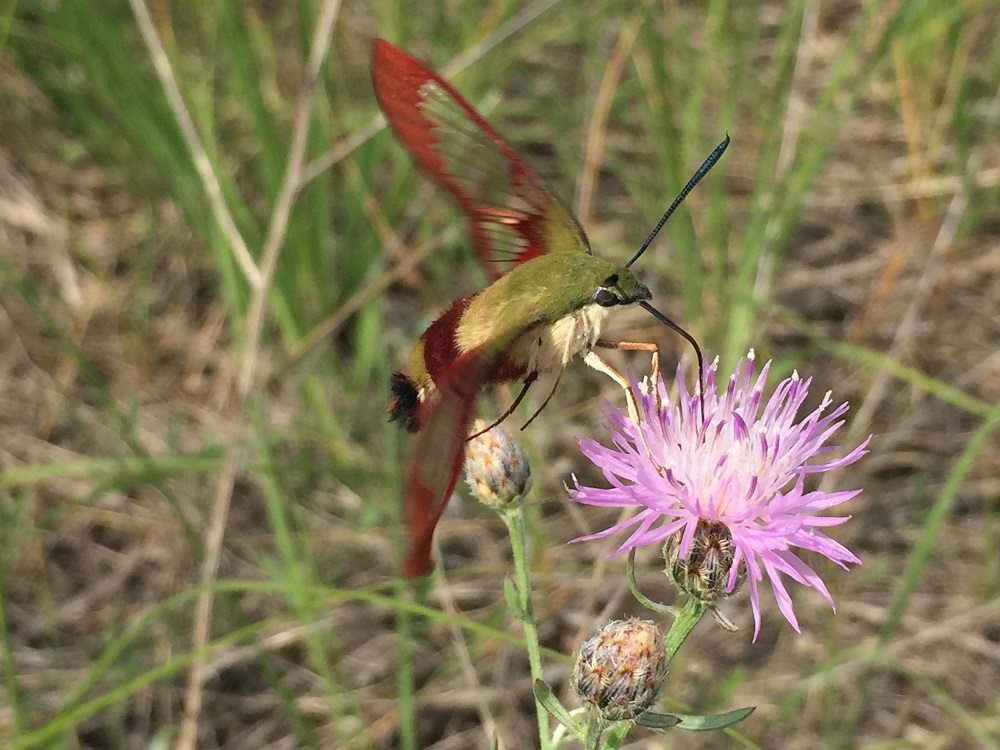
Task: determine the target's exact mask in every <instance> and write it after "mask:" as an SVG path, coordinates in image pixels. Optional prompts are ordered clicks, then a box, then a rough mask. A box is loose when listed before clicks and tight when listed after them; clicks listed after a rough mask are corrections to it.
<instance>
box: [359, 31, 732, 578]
mask: <svg viewBox="0 0 1000 750" xmlns="http://www.w3.org/2000/svg"><path fill="white" fill-rule="evenodd" d="M372 81H373V84H374V88H375V96H376V98H377V99H378V102H379V105H380V106H381V107H382V111H383V112H384V113H385V117H386V120H388V122H389V125H390V127H391V128H392V130H393V131H394V132H395V134H396V137H397V138H398V139H399V141H400V142H401V143H402V144H403V146H404V147H405V148H406V150H407V151H409V153H410V155H411V156H412V157H413V159H414V160H415V161H416V162H417V164H419V165H420V167H421V168H422V169H423V170H424V171H425V172H426V173H427V174H429V175H430V176H431V177H433V178H434V180H435V181H436V182H437V183H438V184H439V185H440V186H441V187H443V188H444V189H445V190H447V191H448V192H449V193H451V195H452V197H453V198H454V199H455V201H456V202H457V203H458V206H459V208H460V209H461V210H462V212H463V213H464V214H465V218H466V221H467V222H468V227H469V234H470V236H471V239H472V244H473V246H474V248H475V251H476V254H477V256H478V257H479V260H480V261H481V262H482V264H483V267H484V268H485V269H486V272H487V273H488V274H489V275H490V277H491V279H492V283H491V284H490V285H489V286H487V287H486V288H485V289H483V290H481V291H479V292H476V293H475V294H470V295H469V296H467V297H461V298H459V299H457V300H455V301H454V302H453V303H452V304H451V306H450V307H449V308H448V309H447V310H446V311H445V312H444V314H443V315H441V316H440V317H439V318H438V319H437V320H435V321H434V322H433V323H431V325H430V327H429V328H428V329H427V330H426V331H424V333H423V334H422V335H421V336H420V339H419V340H418V341H417V344H416V346H415V347H414V349H413V353H412V355H411V356H410V360H409V364H408V365H407V368H406V371H405V372H397V373H395V374H394V375H393V376H392V380H391V383H390V387H391V392H392V396H391V400H390V402H389V406H388V409H387V411H388V413H389V416H390V419H391V420H392V421H395V422H398V423H399V424H400V426H401V427H403V428H405V429H406V430H407V431H409V432H413V433H416V437H415V439H414V443H413V446H412V447H411V450H410V455H409V457H408V459H407V463H406V467H405V469H404V483H405V487H404V490H403V492H404V517H405V521H406V525H407V529H408V531H409V535H410V543H411V547H410V551H409V553H408V554H407V556H406V559H405V561H404V563H403V573H404V575H406V576H417V575H422V574H424V573H426V572H427V571H428V570H429V569H430V565H431V541H432V538H433V534H434V528H435V527H436V526H437V522H438V520H439V519H440V517H441V513H442V512H443V511H444V507H445V504H446V503H447V501H448V498H449V497H450V496H451V494H452V492H453V491H454V489H455V484H456V482H457V481H458V476H459V473H460V472H461V468H462V463H463V456H464V446H465V442H466V440H468V439H469V428H470V425H471V424H472V418H473V414H472V409H473V405H474V402H475V398H476V396H477V394H478V393H479V392H480V391H481V390H482V389H483V388H485V387H486V386H488V385H491V384H497V383H504V382H514V381H517V380H520V381H523V383H524V385H523V387H522V389H521V391H520V393H519V394H518V396H517V398H516V399H515V401H514V403H513V404H512V405H511V407H510V408H509V409H507V410H506V411H505V412H504V414H503V415H502V416H501V417H500V419H498V420H497V421H496V422H495V423H494V424H493V425H491V426H490V427H493V426H496V424H499V423H500V422H501V421H503V420H504V419H505V418H506V417H507V416H509V415H510V414H511V413H513V411H514V409H515V408H516V407H517V405H518V404H519V403H520V401H521V399H522V398H523V397H524V395H525V393H526V392H527V390H528V387H529V386H530V385H531V384H532V383H533V382H534V381H535V380H536V379H537V378H538V376H539V375H540V374H542V373H546V372H550V371H553V370H557V371H558V374H557V377H556V380H555V384H554V385H553V387H552V390H551V391H550V392H549V395H548V396H547V397H546V398H545V400H544V402H543V403H542V405H541V407H539V409H538V410H537V411H536V412H535V414H534V415H533V416H532V417H531V419H534V417H535V416H537V414H538V412H540V411H541V409H542V408H544V407H545V405H546V404H547V403H548V401H549V398H551V396H552V393H553V392H554V391H555V388H556V386H557V385H558V383H559V379H560V378H561V376H562V372H563V370H564V369H565V367H566V365H567V364H568V363H569V362H570V360H572V359H573V358H574V357H576V356H577V355H582V356H583V360H584V362H586V363H587V364H588V365H590V366H591V367H593V368H595V369H597V370H599V371H601V372H604V373H606V374H608V375H610V376H611V377H612V378H613V379H615V380H616V382H618V383H619V385H621V386H622V387H623V388H626V390H627V388H628V382H627V381H626V380H625V378H624V377H623V376H622V375H620V374H619V373H617V372H616V371H615V370H614V369H613V368H611V366H610V365H608V364H607V363H605V362H604V360H602V359H601V358H600V357H599V356H598V355H597V354H596V353H595V352H594V349H595V347H605V348H620V349H639V350H644V351H649V352H651V353H652V354H653V357H654V367H657V366H658V350H657V347H656V345H655V344H651V343H643V342H611V341H605V340H604V339H602V338H601V337H600V336H601V328H602V325H603V323H604V320H605V318H606V317H607V314H608V313H609V311H610V310H611V309H612V308H614V307H618V306H621V305H632V304H639V305H641V306H642V307H643V308H645V309H646V310H648V311H649V312H650V313H652V314H653V315H654V316H655V317H656V318H657V320H659V321H660V322H662V323H664V324H666V325H668V326H669V327H671V328H672V329H674V330H675V331H677V332H678V333H680V335H682V336H683V337H684V338H685V339H686V340H687V341H688V342H690V343H691V345H692V346H693V347H694V349H695V352H696V353H697V355H698V363H699V375H701V370H700V368H701V367H702V356H701V349H700V348H699V347H698V342H697V341H695V339H694V338H693V337H692V336H691V335H690V334H688V333H687V332H686V331H684V329H682V328H681V327H680V326H678V325H676V324H675V323H674V322H673V321H671V320H670V319H669V318H667V317H666V316H665V315H663V314H662V313H660V312H659V311H658V310H656V309H655V308H654V307H652V306H651V305H650V304H649V300H650V299H651V298H652V294H651V293H650V291H649V289H648V288H647V287H646V285H645V284H643V283H642V282H641V281H639V279H638V278H636V276H635V275H634V274H633V273H632V271H631V270H629V268H630V266H631V265H632V264H633V263H634V262H635V261H636V260H637V259H638V258H639V256H640V255H642V253H643V252H644V251H645V249H646V248H647V247H648V246H649V244H650V243H651V242H652V240H653V238H654V237H655V236H656V234H657V232H659V230H660V228H661V227H662V226H663V224H664V222H666V220H667V218H668V217H669V216H670V214H671V213H673V211H674V209H676V208H677V206H678V205H679V204H680V202H681V201H682V200H683V199H684V197H685V196H686V195H687V193H688V192H690V190H691V189H692V188H693V187H694V186H695V184H697V182H698V181H699V180H700V179H701V178H702V177H703V176H704V175H705V174H706V173H707V172H708V170H709V169H711V167H712V165H714V164H715V162H716V161H717V160H718V159H719V157H720V156H721V155H722V152H723V151H725V149H726V147H727V146H728V144H729V137H728V136H727V137H726V140H725V141H723V142H722V143H720V144H719V146H718V147H716V149H715V151H713V153H712V155H711V156H709V158H708V159H707V160H706V161H705V163H704V164H703V165H702V166H701V168H700V169H699V170H698V171H697V172H696V173H695V175H694V176H693V177H692V178H691V180H690V181H689V182H688V184H687V186H686V187H685V188H684V190H683V191H681V194H680V195H678V197H677V198H676V199H675V200H674V202H673V204H671V206H670V208H669V209H668V210H667V212H666V213H665V214H664V215H663V218H662V219H661V220H660V222H659V223H658V224H657V226H656V228H655V229H654V230H653V232H652V233H651V234H650V236H649V238H648V239H647V240H646V242H645V243H644V244H643V245H642V247H641V248H640V249H639V251H638V252H636V254H635V255H634V256H633V257H632V259H631V260H630V261H629V262H628V263H626V264H625V265H619V264H616V263H611V262H609V261H605V260H601V259H600V258H596V257H594V256H593V255H592V254H591V250H590V243H589V242H588V240H587V236H586V234H584V231H583V228H582V227H581V226H580V223H579V222H578V221H577V219H576V217H575V216H574V215H573V212H572V211H570V209H569V208H568V207H567V206H566V204H565V203H563V202H562V200H560V199H559V197H558V196H556V194H555V193H554V192H553V191H552V190H550V189H549V187H548V186H547V185H546V184H545V183H544V182H543V181H542V180H541V179H540V178H539V177H538V176H536V175H535V173H534V172H532V171H531V170H530V169H529V168H528V167H527V166H526V165H525V163H524V162H523V161H522V160H521V158H520V157H519V156H518V155H517V154H516V153H515V152H514V150H513V149H512V148H511V147H510V146H508V145H507V144H506V143H505V142H504V140H503V139H502V138H501V137H500V136H499V135H498V134H497V132H496V131H495V130H493V128H492V127H490V125H489V124H488V123H487V122H486V121H485V120H484V119H483V118H482V117H481V116H480V115H479V114H478V113H477V112H476V111H475V110H474V109H473V108H472V107H471V106H470V105H469V104H468V102H466V101H465V99H463V98H462V96H461V95H460V94H459V93H458V92H457V91H455V89H454V88H452V86H451V85H450V84H449V83H448V82H447V81H445V80H444V79H443V78H441V76H439V75H438V74H437V73H435V72H434V71H433V70H431V69H430V68H429V67H428V66H427V65H425V64H424V63H422V62H420V61H419V60H417V59H415V58H414V57H412V56H410V55H409V54H407V53H406V52H404V51H403V50H401V49H399V48H398V47H395V46H394V45H392V44H390V43H389V42H386V41H385V40H382V39H377V40H376V41H375V45H374V48H373V52H372ZM531 419H529V420H528V421H529V422H530V421H531ZM487 429H490V428H487ZM484 431H485V430H484Z"/></svg>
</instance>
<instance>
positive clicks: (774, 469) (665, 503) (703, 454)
mask: <svg viewBox="0 0 1000 750" xmlns="http://www.w3.org/2000/svg"><path fill="white" fill-rule="evenodd" d="M770 366H771V363H770V362H767V363H766V364H765V365H764V366H763V367H762V368H761V370H760V372H759V373H758V374H757V376H756V378H754V361H753V357H752V355H751V356H750V357H749V358H748V359H747V360H746V361H745V362H740V363H739V364H738V365H737V367H736V369H735V371H734V373H733V375H732V376H730V377H729V378H728V379H727V382H726V386H725V390H724V391H723V393H722V394H719V392H718V389H717V387H716V380H717V370H718V360H716V361H715V362H712V363H711V364H710V365H708V367H707V368H706V370H707V377H706V383H705V385H704V393H705V397H704V398H705V403H704V418H703V417H702V411H701V409H702V407H701V403H700V401H699V397H698V395H697V394H698V393H699V392H700V390H701V389H700V388H699V389H698V390H695V391H694V392H691V391H689V390H688V389H687V386H686V384H685V383H684V382H683V379H682V378H681V374H680V369H679V368H678V373H677V390H678V397H677V402H676V404H674V403H671V402H670V401H668V399H667V390H666V386H665V384H664V383H663V380H662V379H660V380H658V381H657V382H656V383H654V384H653V385H652V387H651V388H648V389H647V390H648V392H647V393H644V392H643V390H642V388H640V386H639V384H638V383H637V382H636V381H635V380H634V379H631V378H630V383H631V390H632V393H633V394H634V395H635V398H636V402H637V404H638V406H639V411H640V420H641V421H640V424H639V425H638V426H637V425H635V424H634V423H633V422H632V421H631V420H630V419H629V417H628V415H627V413H626V412H622V411H618V410H615V409H611V408H608V410H607V411H606V417H607V424H608V433H609V436H610V442H611V446H610V447H608V446H604V445H602V444H601V443H598V442H597V441H594V440H581V441H580V450H581V451H582V452H583V454H584V455H585V456H586V457H587V458H588V459H589V460H590V461H592V462H593V463H594V464H595V465H597V466H599V467H600V468H601V471H602V472H603V473H604V476H605V478H606V479H607V482H608V484H609V485H610V488H606V489H601V488H595V487H587V486H583V485H580V484H579V483H578V482H577V481H576V478H575V477H574V478H573V482H574V485H575V486H574V487H573V488H572V489H571V490H570V497H571V499H572V500H574V501H576V502H579V503H584V504H587V505H600V506H605V507H616V508H630V507H631V508H636V509H637V510H638V511H639V512H638V513H637V514H636V515H635V516H633V517H632V518H630V519H628V520H626V521H622V522H619V523H617V524H615V525H614V526H612V527H611V528H609V529H605V530H604V531H600V532H597V533H594V534H590V535H588V536H586V537H581V538H580V539H578V540H574V541H583V540H589V539H599V538H603V537H606V536H609V535H613V534H616V533H617V532H619V531H626V530H628V531H629V532H630V533H629V534H628V536H627V538H626V539H625V541H624V542H623V543H622V544H621V545H620V546H619V547H618V549H617V550H616V551H615V552H614V553H613V554H620V553H622V552H626V551H628V550H630V549H632V548H634V547H637V546H645V545H648V544H660V543H662V542H663V541H664V540H665V539H667V538H669V537H671V536H672V535H674V534H676V533H678V532H680V533H681V538H680V541H679V544H678V554H679V555H680V557H681V558H682V559H687V555H688V553H689V550H690V547H691V544H692V540H693V539H694V538H695V532H696V530H697V528H698V525H699V524H700V523H704V522H709V523H721V524H724V525H725V527H726V529H728V531H729V533H730V534H731V536H732V543H733V547H734V549H735V559H734V561H733V563H732V568H731V571H730V575H729V580H728V584H727V590H728V591H732V590H733V588H734V587H735V586H736V584H737V580H738V578H739V575H738V571H739V570H740V569H742V568H741V564H745V567H746V573H747V575H746V580H747V582H748V584H749V594H750V605H751V608H752V610H753V619H754V639H756V637H757V634H758V633H759V631H760V623H761V613H760V591H759V586H758V583H760V582H762V581H764V580H765V577H766V580H767V582H768V583H769V584H770V588H771V591H772V593H773V595H774V598H775V601H776V602H777V604H778V609H779V611H780V612H781V613H782V615H783V616H784V617H785V619H786V620H788V622H789V624H791V625H792V627H793V628H795V629H796V630H799V624H798V621H797V619H796V617H795V613H794V611H793V607H792V598H791V595H790V594H789V592H788V590H787V588H786V583H785V579H786V578H787V579H788V580H790V581H794V582H796V583H799V584H801V585H803V586H806V587H808V588H812V589H815V590H816V591H817V592H818V593H819V594H820V595H821V596H822V597H823V598H824V599H826V600H827V601H828V602H829V603H830V606H831V607H833V598H832V596H831V595H830V592H829V590H828V589H827V587H826V585H825V584H824V582H823V581H822V579H821V578H820V576H819V574H817V573H816V572H815V570H814V569H813V568H812V567H810V566H809V565H808V564H807V563H806V562H805V561H804V560H802V559H801V558H800V557H799V555H798V552H797V551H798V550H807V551H809V552H811V553H814V554H818V555H822V556H823V557H826V558H827V559H829V560H831V561H832V562H834V563H836V564H837V565H839V566H841V567H845V568H846V567H847V565H848V564H857V563H859V562H860V560H858V558H857V557H856V556H855V555H854V554H853V553H852V552H851V551H850V550H848V549H847V548H846V547H844V546H843V545H841V544H839V543H838V542H836V541H834V540H833V539H831V538H829V537H828V536H826V535H825V534H824V533H823V531H822V529H825V528H827V527H832V526H837V525H839V524H842V523H844V522H845V521H847V520H848V519H849V518H850V516H848V515H837V516H826V515H818V514H819V513H821V512H824V511H827V510H828V509H830V508H833V507H835V506H838V505H840V504H841V503H843V502H846V501H847V500H850V499H851V498H853V497H855V496H856V495H857V494H858V493H859V492H860V491H861V490H859V489H856V490H845V491H839V492H824V491H820V490H811V491H806V489H805V487H804V478H805V477H806V476H807V475H814V474H821V473H823V472H826V471H830V470H833V469H839V468H842V467H844V466H848V465H850V464H853V463H854V462H855V461H857V460H858V459H859V458H861V457H862V456H863V455H864V454H865V453H867V446H868V443H869V440H870V437H869V438H868V439H866V440H864V441H863V442H862V443H861V444H859V445H857V446H855V447H853V448H851V449H849V450H848V451H846V452H841V451H840V450H839V449H838V448H837V447H836V446H831V445H827V441H828V440H830V439H831V438H832V437H833V436H834V434H835V433H836V432H837V430H839V429H840V427H842V426H843V424H844V421H843V420H842V419H841V417H842V416H843V414H844V413H845V412H846V411H847V408H848V406H847V404H846V403H842V404H840V405H838V406H836V407H833V408H831V407H832V403H833V402H832V396H831V394H830V393H827V394H826V395H825V397H824V399H823V402H822V403H821V404H820V405H819V407H817V408H816V409H815V410H813V411H812V412H810V413H809V414H807V415H806V416H805V417H804V418H802V419H800V420H798V421H796V415H797V413H798V411H799V410H800V409H801V407H802V405H803V404H804V403H805V400H806V398H807V396H808V391H809V386H810V384H811V379H808V378H807V379H802V378H801V377H799V375H798V374H797V373H793V374H792V376H791V377H789V378H786V379H785V380H783V381H781V382H780V383H779V384H778V385H777V386H776V387H775V389H774V390H773V392H772V393H771V396H770V397H769V398H765V384H766V379H767V374H768V372H769V370H770ZM654 389H655V390H654ZM654 394H659V401H660V403H661V406H660V408H659V409H658V408H657V400H658V399H657V398H656V397H655V395H654Z"/></svg>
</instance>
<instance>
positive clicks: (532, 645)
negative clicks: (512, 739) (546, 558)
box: [500, 502, 552, 750]
mask: <svg viewBox="0 0 1000 750" xmlns="http://www.w3.org/2000/svg"><path fill="white" fill-rule="evenodd" d="M511 506H517V507H511ZM500 516H501V517H502V518H503V520H504V523H505V524H507V533H508V534H510V551H511V554H512V556H513V557H514V578H515V580H516V581H517V596H518V601H519V602H520V604H521V611H522V612H523V613H524V616H523V617H522V618H521V622H522V624H523V625H524V640H525V642H526V644H527V649H528V664H529V665H530V666H531V681H532V684H534V682H535V680H542V679H544V678H543V677H542V651H541V649H540V648H539V645H538V630H537V629H536V628H535V615H534V612H533V611H532V607H531V576H530V573H529V570H528V555H527V552H526V550H525V544H524V536H525V535H524V509H523V506H522V504H521V503H519V502H518V503H511V504H510V505H508V506H507V509H506V511H505V512H503V513H501V514H500ZM535 716H536V717H537V718H538V742H539V744H540V747H541V750H549V748H551V747H552V737H551V735H550V734H549V718H548V717H549V714H548V712H547V711H546V710H545V707H544V706H543V705H542V704H541V702H539V700H538V697H537V696H536V697H535Z"/></svg>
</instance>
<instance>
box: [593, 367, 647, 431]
mask: <svg viewBox="0 0 1000 750" xmlns="http://www.w3.org/2000/svg"><path fill="white" fill-rule="evenodd" d="M583 361H584V363H585V364H586V365H587V366H588V367H592V368H594V369H595V370H597V371H598V372H601V373H604V374H605V375H607V376H608V377H609V378H611V379H612V380H613V381H615V382H616V383H618V385H620V386H621V388H622V390H623V391H625V398H626V400H627V401H628V416H629V419H631V420H632V421H633V422H634V423H635V424H639V404H638V402H637V401H636V400H635V394H634V393H632V389H631V388H629V385H628V380H626V379H625V376H624V375H622V374H621V373H620V372H618V370H616V369H615V368H614V367H612V366H611V365H609V364H608V363H607V362H605V361H604V360H603V359H601V358H600V357H599V356H597V354H596V353H595V352H594V351H589V352H587V356H586V357H584V358H583Z"/></svg>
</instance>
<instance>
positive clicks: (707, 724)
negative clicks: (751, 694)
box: [674, 706, 757, 732]
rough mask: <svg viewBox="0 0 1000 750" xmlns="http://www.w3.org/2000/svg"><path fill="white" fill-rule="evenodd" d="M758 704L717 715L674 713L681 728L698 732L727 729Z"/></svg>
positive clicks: (752, 710) (743, 717) (747, 714)
mask: <svg viewBox="0 0 1000 750" xmlns="http://www.w3.org/2000/svg"><path fill="white" fill-rule="evenodd" d="M756 708H757V707H756V706H749V707H747V708H737V709H736V710H735V711H728V712H726V713H724V714H716V715H715V716H698V715H697V714H674V715H675V716H676V717H677V718H678V719H680V723H679V724H678V725H677V726H678V728H680V729H690V730H693V731H696V732H703V731H706V730H709V729H725V728H726V727H731V726H733V724H739V723H740V722H741V721H743V720H744V719H745V718H746V717H748V716H749V715H750V714H752V713H753V712H754V710H755V709H756Z"/></svg>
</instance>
